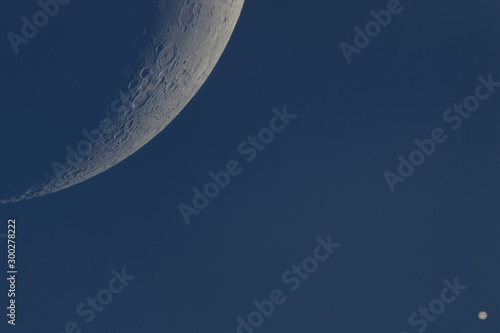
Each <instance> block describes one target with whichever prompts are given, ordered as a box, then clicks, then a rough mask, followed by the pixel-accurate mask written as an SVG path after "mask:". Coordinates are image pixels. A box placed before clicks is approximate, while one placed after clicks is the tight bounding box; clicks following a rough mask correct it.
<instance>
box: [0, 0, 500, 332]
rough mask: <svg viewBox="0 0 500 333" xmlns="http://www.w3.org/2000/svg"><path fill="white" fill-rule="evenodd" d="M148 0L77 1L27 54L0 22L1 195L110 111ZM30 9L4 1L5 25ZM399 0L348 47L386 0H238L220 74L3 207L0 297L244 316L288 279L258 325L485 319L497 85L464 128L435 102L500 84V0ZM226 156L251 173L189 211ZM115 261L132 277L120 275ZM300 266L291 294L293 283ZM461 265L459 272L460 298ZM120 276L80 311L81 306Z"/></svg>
mask: <svg viewBox="0 0 500 333" xmlns="http://www.w3.org/2000/svg"><path fill="white" fill-rule="evenodd" d="M154 2H155V1H141V2H139V1H129V0H126V1H124V0H121V1H118V0H116V1H109V2H106V3H104V4H103V3H101V2H98V1H88V2H85V3H84V2H77V1H72V2H70V3H68V4H67V5H65V7H62V9H61V12H60V13H59V14H58V15H57V16H56V17H54V18H53V19H51V21H50V23H49V24H48V25H47V27H45V28H44V29H43V30H41V31H40V32H39V35H38V36H37V37H36V38H35V39H33V40H32V41H30V42H29V44H27V45H23V46H22V49H21V52H19V54H15V53H14V52H13V50H12V47H11V45H10V43H9V41H8V39H7V38H6V37H5V38H4V39H3V42H2V43H1V49H0V54H1V56H2V60H3V61H2V63H3V65H2V66H0V70H1V72H0V76H1V77H2V78H3V79H2V80H1V81H0V87H1V88H2V92H3V93H2V105H3V107H2V117H3V119H4V121H2V122H1V124H0V126H1V127H0V133H1V134H0V135H2V142H4V144H3V145H2V153H3V154H2V155H3V156H4V157H5V159H4V162H2V164H1V167H0V168H1V169H2V172H1V174H2V175H3V176H2V179H1V180H2V182H3V183H4V184H5V186H4V187H3V188H2V193H5V192H10V191H12V190H15V189H18V188H22V187H24V186H25V185H29V184H31V183H32V182H33V181H35V180H37V179H38V177H40V175H41V174H42V173H43V172H44V171H46V169H47V168H50V163H51V162H52V161H53V160H54V159H55V158H59V157H61V156H63V153H64V147H65V146H66V145H67V144H76V143H77V142H78V141H79V140H81V139H82V138H81V130H82V129H86V128H94V127H95V126H96V124H97V123H98V121H99V120H100V119H102V118H103V114H104V111H105V107H106V105H107V104H108V103H109V102H110V101H112V100H113V99H114V98H115V97H116V96H115V94H116V89H118V88H120V87H121V85H123V82H124V79H125V78H124V70H125V69H126V68H127V66H128V65H130V64H131V63H133V61H134V53H133V52H131V51H130V44H131V42H132V41H133V39H134V37H132V36H134V34H135V33H137V31H139V30H140V29H141V28H142V27H143V26H144V24H147V22H148V20H149V19H150V17H151V14H152V12H153V8H154V7H153V4H154ZM37 6H38V5H37V3H36V1H31V0H30V1H28V0H23V1H4V2H2V4H0V7H1V10H0V17H1V22H5V23H2V25H1V26H2V34H3V35H4V36H7V33H8V32H9V31H13V30H15V29H19V27H20V25H21V21H20V18H21V17H23V16H24V15H28V14H29V13H33V12H34V11H35V10H36V8H37ZM401 6H402V8H403V9H402V11H401V12H400V13H399V14H397V15H393V17H392V20H391V22H390V24H388V26H387V27H385V28H382V29H381V31H380V33H379V34H378V35H377V36H376V37H373V38H371V41H370V44H369V45H368V46H367V47H365V48H363V49H362V50H361V51H360V53H359V54H353V55H352V62H351V63H350V64H348V63H347V61H346V58H345V57H344V54H343V53H342V50H341V48H340V47H339V45H340V44H341V43H342V42H345V43H349V44H351V45H354V43H355V42H354V38H355V31H354V30H353V29H354V28H355V27H356V26H357V27H360V29H364V27H365V25H366V24H367V23H368V22H370V21H371V20H373V19H374V18H373V16H372V15H371V14H370V11H372V10H373V11H376V12H379V11H380V10H383V9H387V8H388V1H386V0H383V1H376V2H373V1H364V0H357V1H352V0H351V1H347V0H340V1H335V2H332V1H326V0H322V1H316V2H314V3H304V2H303V1H295V0H287V1H285V0H274V1H260V0H253V1H246V2H245V5H244V8H243V11H242V14H241V17H240V21H239V22H238V25H237V27H236V30H235V32H234V34H233V36H232V39H231V40H230V42H229V44H228V47H227V49H226V51H225V52H224V54H223V55H222V57H221V59H220V61H219V63H218V64H217V66H216V68H215V70H214V71H213V73H212V75H211V76H210V77H209V79H208V80H207V82H206V83H205V84H204V85H203V87H202V88H201V90H200V91H199V93H198V94H197V95H196V96H195V97H194V98H193V99H192V101H191V102H190V103H189V105H188V106H187V107H186V108H185V109H184V110H183V111H182V112H181V113H180V115H179V116H178V117H177V118H176V119H175V120H174V121H173V122H172V123H171V124H170V125H169V126H168V127H167V128H166V129H165V130H164V131H163V132H162V133H161V134H159V135H158V136H157V137H156V138H154V139H153V140H152V141H151V142H150V143H149V144H147V145H146V146H145V147H144V148H143V149H141V150H140V151H138V152H137V153H136V154H134V155H133V156H131V157H130V158H128V159H127V160H125V161H124V162H122V163H120V164H119V165H117V166H115V167H113V168H112V169H110V170H108V171H106V172H104V173H103V174H101V175H99V176H97V177H94V178H93V179H91V180H89V181H87V182H85V183H82V184H80V185H77V186H75V187H72V188H70V189H68V190H65V191H62V192H58V193H56V194H53V195H49V196H46V197H42V198H39V199H34V200H29V201H24V202H20V203H16V204H9V205H2V206H0V220H1V221H2V222H1V223H0V232H3V233H7V219H8V218H13V217H14V218H16V221H17V242H18V245H17V246H18V248H17V259H18V267H19V274H18V277H17V278H18V281H17V284H18V293H17V295H16V301H17V302H18V304H19V305H18V308H17V313H18V318H17V324H16V327H11V326H10V325H8V324H7V323H6V319H5V315H4V320H3V322H2V324H1V325H4V326H8V327H6V328H5V329H6V330H7V331H18V332H33V331H35V330H37V331H42V332H53V333H56V332H57V333H59V332H64V329H65V326H66V325H67V323H68V322H71V321H74V322H75V323H76V324H78V328H79V329H81V330H82V332H110V331H122V332H138V331H145V332H148V331H158V330H163V331H167V332H169V331H176V332H196V331H198V332H199V331H208V332H221V333H224V332H227V333H233V332H237V328H238V325H239V322H238V321H237V318H238V317H242V318H244V319H245V320H246V321H247V322H248V316H249V314H251V313H252V312H253V311H256V306H255V305H254V304H253V302H254V301H255V300H256V301H258V302H260V303H262V302H263V301H265V300H269V299H272V298H273V297H272V292H273V291H276V290H278V291H276V292H275V293H274V296H275V297H274V299H275V300H278V302H281V304H275V303H274V304H275V305H274V312H273V313H272V314H271V315H270V316H269V317H265V316H263V323H262V324H261V325H259V327H255V328H253V330H254V331H255V332H301V333H302V332H318V333H322V332H360V331H368V330H370V331H376V332H394V333H399V332H402V331H406V332H408V333H413V332H419V330H420V333H421V332H423V331H426V332H429V333H432V332H442V331H454V332H472V331H474V332H484V333H490V332H495V329H498V327H499V324H500V322H499V316H498V311H499V307H498V301H497V300H498V297H499V288H498V279H499V277H500V270H499V269H498V265H496V263H497V259H498V253H499V252H498V251H499V250H500V249H499V245H498V241H497V239H498V233H499V231H500V230H499V229H500V228H499V225H498V218H499V215H500V211H499V208H498V207H499V206H498V199H499V194H498V189H499V187H500V177H499V172H498V170H499V166H500V165H499V164H500V159H499V156H500V155H499V151H500V140H499V114H498V111H499V109H500V90H498V91H496V92H495V91H492V92H491V94H490V97H488V98H487V99H485V100H484V101H481V103H480V106H479V108H478V109H477V110H476V111H474V112H470V116H469V117H468V118H466V119H463V122H462V125H461V126H460V128H458V129H456V130H454V129H453V128H452V127H451V125H452V123H450V122H446V121H445V120H444V119H443V114H444V113H445V112H447V110H448V109H450V108H453V105H454V104H458V103H463V102H464V100H465V99H466V98H467V97H468V96H471V95H474V94H475V90H476V87H477V86H478V85H479V84H480V83H481V81H479V80H478V77H479V76H482V77H484V78H488V76H489V75H491V78H492V80H493V81H495V82H496V81H499V82H500V70H499V67H498V59H499V56H500V48H499V44H498V42H497V38H498V36H499V34H500V27H499V25H498V15H499V13H500V8H499V5H498V3H497V2H495V1H492V0H484V1H478V2H474V3H472V2H467V1H451V0H444V1H441V2H430V1H425V0H418V1H417V0H413V1H411V2H408V1H402V2H401ZM485 89H486V90H487V88H483V89H482V90H481V92H483V93H485V92H486V90H485ZM284 107H286V110H287V112H288V113H290V114H293V115H296V118H294V119H291V120H290V122H289V124H287V125H286V127H285V128H284V130H283V131H281V132H279V133H275V135H274V138H273V140H272V141H271V142H270V143H269V144H267V145H266V146H265V149H263V150H262V151H258V153H257V154H256V157H255V159H254V160H252V161H251V162H248V161H246V157H247V155H244V154H241V153H240V152H239V150H238V147H239V146H240V144H241V143H242V142H245V141H248V140H249V139H248V137H249V136H258V134H259V132H260V131H262V129H264V128H270V121H271V119H272V118H273V117H275V116H276V113H275V112H273V109H276V110H278V111H281V112H282V111H283V109H284ZM455 115H456V113H455ZM436 128H440V129H442V130H443V133H444V134H445V135H446V136H447V140H446V142H444V143H439V144H436V148H435V152H434V153H433V154H432V155H431V156H426V157H425V162H424V163H423V164H422V165H420V166H418V167H415V168H414V169H415V171H414V172H413V173H412V175H411V176H409V177H407V179H405V182H404V183H398V184H397V185H395V188H396V190H395V191H394V192H393V191H391V189H390V186H388V183H387V181H386V178H385V177H384V173H385V172H387V171H389V172H392V173H394V174H396V173H397V172H398V171H397V169H398V165H399V163H400V161H399V160H398V157H399V156H400V155H401V156H403V157H404V158H406V159H408V158H409V156H410V154H411V153H412V152H413V151H414V150H415V149H417V146H416V144H415V143H414V140H416V139H417V140H420V141H423V140H425V139H428V138H431V137H432V132H433V131H434V130H435V129H436ZM232 160H234V161H237V162H238V163H239V166H240V167H241V170H240V171H241V172H240V173H238V174H237V175H235V176H232V177H231V181H230V183H229V184H228V185H227V187H226V188H224V189H221V190H220V193H219V194H218V195H217V196H216V197H215V198H213V199H210V203H209V205H208V206H207V207H206V208H204V209H202V210H200V213H199V215H197V216H196V215H193V216H191V219H190V221H191V223H190V224H189V225H186V223H185V220H184V218H183V216H182V214H181V212H180V211H179V204H180V203H186V204H190V205H191V204H192V199H193V195H194V194H193V192H192V190H193V188H198V189H201V188H202V187H203V186H204V185H205V184H207V183H208V182H211V181H212V180H211V177H210V175H209V173H210V172H214V173H217V172H219V171H221V170H225V169H226V168H227V163H228V162H229V161H232ZM328 237H330V238H331V241H332V242H333V243H335V244H340V246H339V247H338V248H335V250H334V252H333V253H331V254H330V253H329V254H330V256H329V257H328V259H326V260H325V261H319V260H318V259H315V260H316V262H317V263H318V266H317V269H315V270H314V271H313V272H312V273H308V277H307V278H301V277H300V276H301V275H300V274H306V273H304V270H303V269H302V270H301V272H302V273H294V272H293V270H294V268H293V266H294V265H298V266H301V265H302V263H303V262H304V260H305V259H307V258H317V257H322V258H323V257H324V256H326V253H327V252H328V250H327V249H326V248H323V249H319V250H317V251H316V249H317V248H318V246H320V245H321V243H320V242H319V241H318V238H320V239H322V240H323V241H324V242H326V240H327V238H328ZM0 240H1V241H2V243H0V246H1V248H2V249H3V250H2V251H1V253H5V257H6V256H7V249H6V247H5V245H6V242H5V241H4V239H2V238H0ZM315 253H316V257H315ZM5 260H6V258H5ZM306 262H309V264H311V263H312V261H311V260H309V259H307V260H306ZM309 264H308V263H306V265H309ZM311 265H312V264H311ZM2 267H3V266H2ZM308 267H311V266H308ZM123 268H125V272H126V275H130V276H134V277H135V278H134V279H131V280H126V279H125V280H124V282H123V283H122V282H120V281H121V280H120V279H118V278H117V277H116V275H117V274H118V275H120V274H121V275H120V276H122V280H123V274H122V269H123ZM2 271H4V273H3V274H5V272H6V269H3V268H2ZM113 271H114V273H113ZM288 271H290V272H292V273H287V272H288ZM287 274H288V275H287ZM284 275H285V276H286V277H285V278H284V277H283V276H284ZM302 276H305V275H302ZM292 277H298V278H299V279H300V281H301V282H300V287H299V288H298V289H296V290H291V287H292V286H294V285H295V283H292V282H288V283H287V282H285V281H284V280H286V279H287V278H292ZM455 278H456V279H457V281H458V284H460V285H465V286H467V288H466V289H465V290H462V291H460V290H458V291H457V293H460V295H457V294H455V293H453V291H452V290H450V287H449V285H448V283H452V284H453V283H454V279H455ZM112 279H115V280H113V281H114V282H113V281H112ZM4 281H5V280H4ZM294 281H297V280H294ZM444 281H447V282H444ZM120 283H122V285H123V284H125V283H126V284H127V285H126V286H125V285H124V288H123V290H122V291H121V292H117V293H116V294H114V293H113V294H112V295H113V300H112V301H111V302H110V303H109V304H108V305H106V306H105V307H104V308H103V310H102V312H99V311H97V310H94V312H95V318H93V319H92V321H91V322H90V323H86V322H85V319H89V318H90V317H89V316H90V314H88V315H83V316H80V315H78V314H77V312H76V309H77V307H78V306H79V305H80V304H81V303H82V302H83V303H86V302H87V297H90V298H93V297H94V298H95V297H97V295H98V294H99V293H100V292H101V290H103V289H104V290H105V289H108V290H110V289H113V288H114V289H117V288H119V284H120ZM2 288H5V289H6V290H7V289H8V285H7V283H4V284H2ZM444 288H448V291H447V292H444V294H443V290H444ZM280 290H281V291H282V294H283V295H281V297H278V296H276V295H278V294H279V291H280ZM107 294H108V293H107V292H102V293H101V298H102V297H104V298H105V297H106V295H107ZM2 295H4V296H2V298H1V299H0V302H2V304H7V302H8V299H7V296H5V293H4V292H3V293H2ZM442 295H445V297H444V298H445V299H450V298H452V296H456V298H455V299H454V300H453V301H450V303H449V304H448V303H446V302H444V301H443V296H442ZM283 297H285V298H286V301H283ZM435 300H438V301H435ZM439 300H441V302H442V303H443V304H444V305H445V308H444V310H443V311H442V312H441V313H440V314H439V315H433V314H432V313H431V314H430V316H433V317H435V318H434V319H432V320H431V319H425V323H426V324H425V329H424V324H423V321H420V322H419V324H414V325H412V324H411V323H409V317H411V316H412V315H413V314H414V313H417V316H416V317H414V320H423V319H422V318H425V316H424V315H422V314H418V313H419V311H420V308H426V307H429V305H430V304H431V303H432V304H433V306H437V307H439V304H440V303H439ZM264 303H265V302H264ZM265 304H268V303H265ZM5 306H6V305H5ZM82 309H87V310H88V308H82ZM481 310H485V311H487V312H488V314H489V317H488V319H487V320H485V321H480V320H479V319H478V318H477V314H478V312H479V311H481ZM438 312H439V311H438ZM257 317H258V315H257ZM264 317H265V318H264ZM68 327H69V330H70V331H71V330H73V329H74V330H76V328H73V327H72V324H69V326H68ZM243 332H245V333H247V332H246V331H245V329H242V330H241V333H243Z"/></svg>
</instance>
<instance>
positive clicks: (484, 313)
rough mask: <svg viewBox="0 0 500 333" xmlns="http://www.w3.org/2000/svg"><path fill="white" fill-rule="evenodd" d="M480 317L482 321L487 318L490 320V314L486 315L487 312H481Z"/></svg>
mask: <svg viewBox="0 0 500 333" xmlns="http://www.w3.org/2000/svg"><path fill="white" fill-rule="evenodd" d="M477 316H478V317H479V319H481V320H485V319H486V318H488V314H487V313H486V311H481V312H479V314H478V315H477Z"/></svg>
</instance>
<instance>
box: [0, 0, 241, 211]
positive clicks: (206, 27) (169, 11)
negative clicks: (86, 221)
mask: <svg viewBox="0 0 500 333" xmlns="http://www.w3.org/2000/svg"><path fill="white" fill-rule="evenodd" d="M243 2H244V0H182V1H180V0H175V1H169V2H168V3H165V2H164V1H159V2H158V16H157V18H156V20H157V22H156V24H155V27H154V31H152V32H148V34H150V35H152V36H153V38H151V39H152V40H153V42H151V43H149V42H148V45H147V46H146V47H145V48H144V49H143V50H142V52H141V54H140V57H139V59H138V63H140V64H141V66H140V67H141V69H140V70H139V71H138V72H137V73H135V74H134V77H135V79H134V80H133V81H131V82H130V85H129V89H130V90H129V91H126V92H123V93H121V96H116V97H118V98H119V99H120V100H121V101H123V102H120V103H116V102H115V103H111V105H109V107H108V112H107V115H106V117H105V119H107V120H105V122H104V123H105V124H106V128H107V129H108V131H107V132H108V133H107V134H104V133H103V135H96V136H95V137H96V140H94V142H93V143H92V144H91V146H86V147H83V148H84V149H83V150H84V151H85V152H86V153H88V156H85V157H83V158H81V159H80V160H79V161H77V162H76V163H69V164H68V163H66V164H64V165H61V166H59V168H60V170H62V171H61V172H60V174H59V176H56V173H54V175H53V177H51V178H48V179H47V180H46V181H43V182H41V183H40V184H37V185H35V186H32V187H30V188H29V189H27V190H26V191H25V192H24V193H22V194H19V195H16V196H14V197H12V198H9V199H5V200H2V201H1V202H2V203H9V202H17V201H21V200H25V199H31V198H35V197H40V196H43V195H46V194H50V193H54V192H57V191H60V190H63V189H66V188H69V187H71V186H73V185H76V184H78V183H81V182H83V181H86V180H88V179H90V178H92V177H94V176H96V175H98V174H100V173H102V172H104V171H105V170H107V169H109V168H111V167H113V166H114V165H116V164H118V163H120V162H121V161H123V160H124V159H126V158H127V157H129V156H130V155H132V154H133V153H134V152H136V151H137V150H138V149H140V148H141V147H143V146H144V145H145V144H146V143H148V142H149V141H150V140H151V139H152V138H153V137H155V136H156V135H157V134H158V133H160V132H161V131H162V130H163V129H164V128H165V127H166V126H167V125H168V124H169V123H170V122H171V121H172V119H173V118H174V117H175V116H177V115H178V114H179V112H180V111H181V110H182V109H183V108H184V107H185V106H186V105H187V104H188V102H189V101H190V100H191V99H192V98H193V96H194V95H195V94H196V93H197V91H198V90H199V88H200V87H201V86H202V84H203V83H204V82H205V80H206V79H207V78H208V76H209V75H210V73H211V71H212V70H213V68H214V67H215V65H216V63H217V61H218V60H219V58H220V56H221V55H222V52H223V51H224V49H225V47H226V45H227V43H228V42H229V39H230V37H231V34H232V32H233V30H234V27H235V25H236V22H237V21H238V18H239V15H240V13H241V10H242V7H243ZM97 127H98V126H96V128H97Z"/></svg>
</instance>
